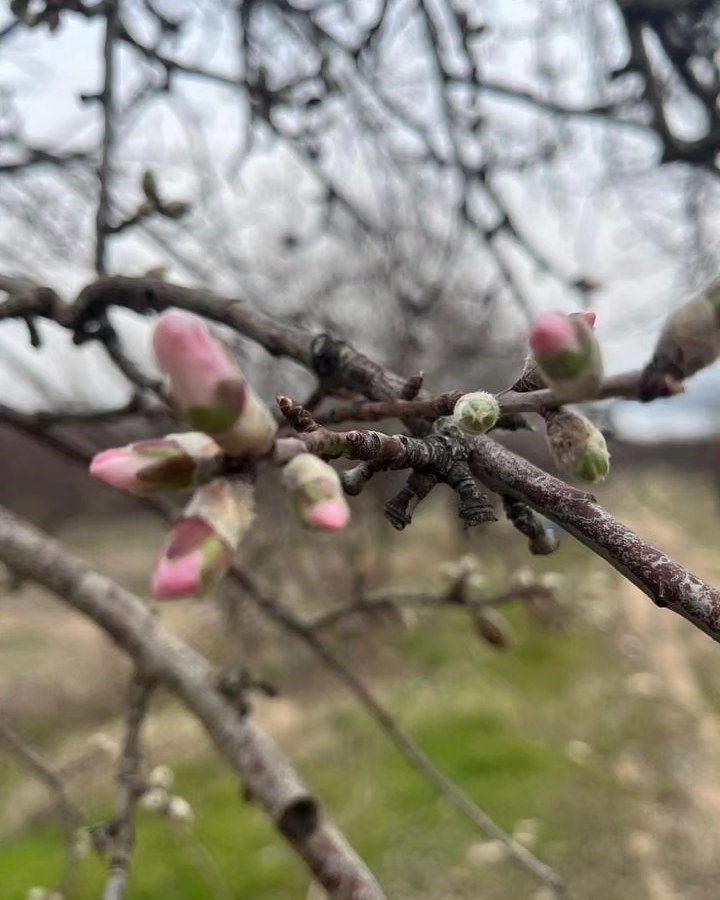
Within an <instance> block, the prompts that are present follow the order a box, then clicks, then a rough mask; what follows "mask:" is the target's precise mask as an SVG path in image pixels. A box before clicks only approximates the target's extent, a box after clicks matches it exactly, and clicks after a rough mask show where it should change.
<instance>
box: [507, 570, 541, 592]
mask: <svg viewBox="0 0 720 900" xmlns="http://www.w3.org/2000/svg"><path fill="white" fill-rule="evenodd" d="M537 580H538V579H537V575H536V574H535V573H534V572H533V570H532V569H530V568H528V566H521V567H520V568H519V569H515V571H514V572H513V573H512V575H511V576H510V587H511V588H513V589H515V590H518V589H520V590H522V589H523V588H529V587H531V586H532V585H534V584H537Z"/></svg>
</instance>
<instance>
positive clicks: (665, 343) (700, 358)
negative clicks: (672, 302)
mask: <svg viewBox="0 0 720 900" xmlns="http://www.w3.org/2000/svg"><path fill="white" fill-rule="evenodd" d="M718 355H720V284H716V285H714V286H713V287H711V288H710V290H709V291H708V292H707V294H705V295H703V296H702V297H696V298H695V299H694V300H690V301H689V302H688V303H685V304H684V305H683V306H681V307H680V309H678V310H676V311H675V312H674V313H673V314H672V315H671V316H670V318H669V319H668V320H667V322H666V323H665V326H664V327H663V330H662V332H661V333H660V337H659V338H658V342H657V346H656V348H655V353H654V354H653V357H652V359H651V360H650V362H649V363H648V365H647V366H646V367H645V370H644V371H643V373H642V378H641V383H640V399H641V400H653V399H655V398H656V397H666V396H669V395H671V394H676V393H678V392H679V391H681V390H682V383H683V381H684V380H685V379H686V378H689V377H690V376H691V375H694V374H695V373H696V372H699V371H700V370H701V369H704V368H705V367H706V366H709V365H711V364H712V363H714V362H715V360H716V359H717V358H718Z"/></svg>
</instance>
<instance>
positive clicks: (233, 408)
mask: <svg viewBox="0 0 720 900" xmlns="http://www.w3.org/2000/svg"><path fill="white" fill-rule="evenodd" d="M153 348H154V351H155V357H156V359H157V362H158V366H159V367H160V369H161V371H162V372H164V373H165V374H166V375H167V376H168V378H169V381H170V396H171V398H172V400H173V403H174V404H175V406H176V408H177V411H178V413H179V414H180V415H181V416H182V417H183V418H184V419H185V421H186V422H188V423H189V424H190V425H192V427H193V428H197V429H198V430H199V431H204V432H205V433H206V434H211V435H212V436H213V437H214V438H215V440H216V441H217V442H218V444H220V445H221V446H222V447H223V449H224V450H226V451H227V452H228V453H231V454H233V455H236V456H256V455H262V454H264V453H266V452H267V451H268V450H269V449H270V448H271V447H272V444H273V440H274V436H275V431H276V425H275V421H274V419H273V417H272V415H271V414H270V411H269V410H268V409H267V407H266V406H265V404H264V403H263V402H262V401H261V400H260V399H259V397H258V396H257V395H256V394H255V393H254V391H253V390H252V389H251V388H250V387H249V385H248V384H247V382H246V381H245V379H244V377H243V374H242V372H241V371H240V369H239V368H238V367H237V366H236V365H235V363H234V361H233V360H232V359H231V357H230V355H229V353H228V352H227V350H226V349H225V348H224V347H223V346H222V345H221V344H220V343H218V342H217V341H216V340H215V339H214V338H213V337H212V335H211V334H210V331H209V330H208V328H207V326H206V325H205V323H204V322H203V321H202V319H200V318H198V317H197V316H194V315H191V314H189V313H183V312H167V313H164V314H163V315H162V316H160V318H159V320H158V323H157V325H156V326H155V332H154V334H153Z"/></svg>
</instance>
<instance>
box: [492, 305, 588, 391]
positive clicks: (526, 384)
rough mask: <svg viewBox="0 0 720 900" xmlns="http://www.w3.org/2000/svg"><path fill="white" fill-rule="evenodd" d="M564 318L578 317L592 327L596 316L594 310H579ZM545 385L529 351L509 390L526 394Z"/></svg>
mask: <svg viewBox="0 0 720 900" xmlns="http://www.w3.org/2000/svg"><path fill="white" fill-rule="evenodd" d="M561 318H562V317H561ZM565 318H567V319H568V321H570V322H572V321H573V320H575V319H579V320H580V321H582V322H583V323H584V324H585V325H587V327H588V328H590V329H593V328H594V327H595V321H596V318H597V316H596V315H595V313H594V312H581V313H580V312H579V313H570V314H569V315H568V316H566V317H565ZM546 387H548V384H547V382H546V381H545V379H544V377H543V375H542V373H541V371H540V366H539V365H538V362H537V360H536V359H535V357H534V356H533V354H532V353H531V354H530V355H529V356H528V357H527V359H526V360H525V366H524V368H523V372H522V375H521V376H520V378H518V380H517V381H516V382H515V383H514V384H513V385H512V387H511V388H510V390H512V391H517V392H518V393H520V394H526V393H528V392H529V391H539V390H542V388H546Z"/></svg>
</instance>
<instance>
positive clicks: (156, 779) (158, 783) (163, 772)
mask: <svg viewBox="0 0 720 900" xmlns="http://www.w3.org/2000/svg"><path fill="white" fill-rule="evenodd" d="M174 780H175V775H174V773H173V770H172V769H171V768H170V766H155V768H154V769H152V770H151V771H150V774H149V775H148V777H147V783H148V785H149V787H151V788H164V789H165V790H166V791H169V790H170V788H171V787H172V786H173V782H174Z"/></svg>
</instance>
